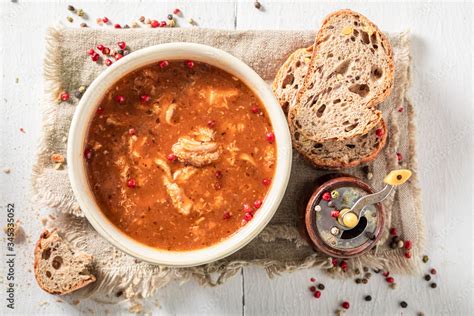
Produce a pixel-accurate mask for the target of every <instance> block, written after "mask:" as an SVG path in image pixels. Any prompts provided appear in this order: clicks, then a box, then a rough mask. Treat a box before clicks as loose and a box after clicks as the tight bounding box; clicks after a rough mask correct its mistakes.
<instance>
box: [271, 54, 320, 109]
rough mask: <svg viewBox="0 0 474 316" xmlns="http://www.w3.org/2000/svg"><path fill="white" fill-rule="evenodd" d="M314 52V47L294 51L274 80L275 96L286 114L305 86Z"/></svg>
mask: <svg viewBox="0 0 474 316" xmlns="http://www.w3.org/2000/svg"><path fill="white" fill-rule="evenodd" d="M312 52H313V46H310V47H307V48H300V49H297V50H296V51H294V52H293V53H292V54H291V55H290V57H288V59H287V60H286V61H285V63H284V64H283V65H282V66H281V67H280V69H279V70H278V73H277V74H276V76H275V80H273V85H272V89H273V94H274V95H275V97H276V98H277V100H278V102H280V105H281V107H282V109H283V111H284V112H285V113H288V108H289V107H290V104H292V103H294V100H295V98H296V95H297V93H298V91H299V89H300V88H301V87H302V86H303V83H304V77H305V75H306V73H307V71H308V65H309V62H310V61H311V55H312Z"/></svg>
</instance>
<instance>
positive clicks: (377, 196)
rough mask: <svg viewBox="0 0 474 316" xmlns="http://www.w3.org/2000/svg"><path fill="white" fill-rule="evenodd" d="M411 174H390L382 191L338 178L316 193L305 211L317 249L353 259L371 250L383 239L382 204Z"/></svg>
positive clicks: (347, 178)
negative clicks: (375, 190) (375, 191)
mask: <svg viewBox="0 0 474 316" xmlns="http://www.w3.org/2000/svg"><path fill="white" fill-rule="evenodd" d="M410 176H411V172H410V171H409V170H396V171H392V172H391V173H390V174H388V175H387V176H386V177H385V179H384V182H385V183H386V186H385V188H384V189H382V190H381V191H379V192H377V193H374V190H373V189H372V188H371V187H370V186H369V185H367V184H366V183H364V182H363V181H362V180H360V179H358V178H355V177H352V176H341V177H335V178H333V179H332V180H329V181H327V182H325V183H323V184H322V185H320V186H319V187H317V188H316V190H315V191H314V193H313V195H312V197H311V199H310V201H309V202H308V205H307V208H306V218H305V219H306V230H307V232H308V235H309V237H310V239H311V241H312V242H313V245H314V247H315V248H316V249H317V250H319V251H322V252H324V253H326V254H327V255H329V256H332V257H342V258H347V257H352V256H357V255H360V254H362V253H364V252H366V251H368V250H369V249H371V248H372V247H373V246H374V245H375V244H376V243H377V241H378V240H379V239H380V237H381V232H382V229H383V224H384V219H385V218H384V208H383V205H382V203H380V202H381V201H382V200H383V199H385V198H386V197H387V196H388V195H390V193H391V192H392V191H393V189H394V187H395V186H397V185H400V184H403V183H405V181H406V180H408V178H409V177H410Z"/></svg>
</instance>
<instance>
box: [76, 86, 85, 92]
mask: <svg viewBox="0 0 474 316" xmlns="http://www.w3.org/2000/svg"><path fill="white" fill-rule="evenodd" d="M77 90H78V91H79V92H84V91H86V86H80V87H79V89H77Z"/></svg>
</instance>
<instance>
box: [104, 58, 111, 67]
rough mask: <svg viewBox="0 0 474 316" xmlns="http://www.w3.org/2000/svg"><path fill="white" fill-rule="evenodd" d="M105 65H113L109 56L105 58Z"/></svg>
mask: <svg viewBox="0 0 474 316" xmlns="http://www.w3.org/2000/svg"><path fill="white" fill-rule="evenodd" d="M105 65H106V66H107V67H108V66H110V65H112V61H111V60H110V59H109V58H107V59H106V60H105Z"/></svg>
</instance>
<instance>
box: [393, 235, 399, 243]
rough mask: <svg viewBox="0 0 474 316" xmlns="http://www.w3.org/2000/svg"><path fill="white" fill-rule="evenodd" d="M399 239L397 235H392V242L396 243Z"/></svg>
mask: <svg viewBox="0 0 474 316" xmlns="http://www.w3.org/2000/svg"><path fill="white" fill-rule="evenodd" d="M399 241H400V237H398V236H393V237H392V242H395V243H398V242H399Z"/></svg>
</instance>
